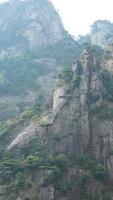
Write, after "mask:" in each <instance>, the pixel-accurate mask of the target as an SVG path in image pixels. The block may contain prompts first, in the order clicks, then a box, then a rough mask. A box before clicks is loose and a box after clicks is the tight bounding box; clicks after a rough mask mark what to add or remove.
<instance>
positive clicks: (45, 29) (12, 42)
mask: <svg viewBox="0 0 113 200" xmlns="http://www.w3.org/2000/svg"><path fill="white" fill-rule="evenodd" d="M64 51H66V55H65V53H63V52H64ZM75 52H77V55H78V54H79V53H80V47H79V44H78V43H77V42H75V41H74V40H73V39H72V38H71V36H70V35H69V34H68V33H67V32H66V31H65V30H64V27H63V25H62V21H61V19H60V16H59V14H58V13H57V11H56V10H55V9H54V7H53V5H52V3H51V2H50V1H48V0H25V1H21V0H15V1H13V0H10V1H8V2H6V3H3V4H0V108H1V110H0V119H1V120H6V119H8V118H9V117H14V116H18V115H19V114H21V113H22V112H23V111H24V110H25V109H27V108H28V107H30V106H31V105H32V103H35V102H36V101H37V100H38V99H39V98H40V96H41V97H42V98H43V99H44V100H43V101H46V100H47V97H48V95H49V94H50V92H51V91H52V89H53V88H54V87H55V86H56V84H57V75H58V73H59V71H60V70H61V69H62V67H63V66H65V65H68V63H71V58H70V55H71V56H72V57H73V58H74V55H75Z"/></svg>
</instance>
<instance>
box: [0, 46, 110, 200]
mask: <svg viewBox="0 0 113 200" xmlns="http://www.w3.org/2000/svg"><path fill="white" fill-rule="evenodd" d="M112 60H113V48H112V45H110V46H109V47H108V50H107V51H105V52H104V53H103V51H101V50H100V51H97V50H95V49H94V48H93V47H88V48H87V49H86V50H84V51H83V53H82V54H81V56H80V58H79V59H77V60H75V61H74V62H73V65H72V68H67V69H65V70H64V71H63V72H62V73H61V74H60V76H59V78H60V81H59V84H58V86H57V88H56V89H55V90H54V92H53V95H52V97H50V100H49V102H48V104H47V105H46V106H45V108H44V111H41V113H40V114H38V113H36V112H35V113H33V110H32V113H31V112H29V113H24V114H23V115H22V116H21V117H20V118H18V119H15V120H13V121H10V120H9V121H8V122H7V123H6V124H5V123H4V124H1V134H0V137H1V141H2V143H1V165H0V172H1V180H0V182H1V185H2V187H3V185H4V187H5V192H4V198H5V199H8V198H9V199H12V200H13V199H14V200H15V199H18V198H21V199H22V200H24V199H27V200H28V199H30V200H35V199H39V200H45V199H47V200H54V199H55V200H62V199H63V200H69V199H71V200H81V199H84V200H86V199H88V200H105V199H106V200H112V199H113V191H112V183H113V152H112V151H113V150H112V146H113V139H112V138H113V63H112ZM31 114H32V115H31ZM6 174H7V177H6Z"/></svg>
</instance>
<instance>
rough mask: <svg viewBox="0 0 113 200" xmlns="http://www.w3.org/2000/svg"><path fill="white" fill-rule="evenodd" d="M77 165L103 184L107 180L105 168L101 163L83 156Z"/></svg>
mask: <svg viewBox="0 0 113 200" xmlns="http://www.w3.org/2000/svg"><path fill="white" fill-rule="evenodd" d="M77 164H78V166H79V167H80V168H81V169H85V170H89V171H90V173H91V175H92V176H93V177H94V178H95V179H97V180H99V181H102V182H104V181H105V180H106V172H105V167H104V166H103V165H102V164H101V163H100V162H98V161H96V160H92V159H89V158H88V157H86V156H84V155H81V156H80V157H79V158H78V161H77Z"/></svg>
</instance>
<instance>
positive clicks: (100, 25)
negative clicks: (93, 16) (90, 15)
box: [80, 20, 113, 48]
mask: <svg viewBox="0 0 113 200" xmlns="http://www.w3.org/2000/svg"><path fill="white" fill-rule="evenodd" d="M112 41H113V23H111V22H110V21H108V20H97V21H95V22H94V23H93V24H92V26H91V31H90V33H89V34H87V35H86V36H83V37H81V38H80V43H82V44H83V43H85V42H86V43H90V44H92V45H98V46H100V47H102V48H105V47H106V46H107V45H108V44H110V43H111V42H112Z"/></svg>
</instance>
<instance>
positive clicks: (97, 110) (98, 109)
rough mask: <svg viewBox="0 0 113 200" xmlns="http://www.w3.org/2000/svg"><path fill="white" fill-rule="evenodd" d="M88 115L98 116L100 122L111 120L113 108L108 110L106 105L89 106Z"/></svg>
mask: <svg viewBox="0 0 113 200" xmlns="http://www.w3.org/2000/svg"><path fill="white" fill-rule="evenodd" d="M90 113H92V114H96V115H98V117H99V118H100V119H102V120H104V119H112V118H113V108H110V107H109V105H107V104H106V103H101V104H93V105H91V107H90Z"/></svg>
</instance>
